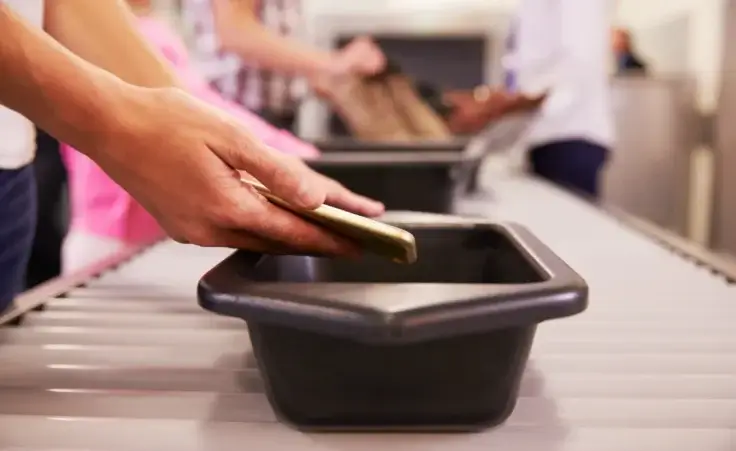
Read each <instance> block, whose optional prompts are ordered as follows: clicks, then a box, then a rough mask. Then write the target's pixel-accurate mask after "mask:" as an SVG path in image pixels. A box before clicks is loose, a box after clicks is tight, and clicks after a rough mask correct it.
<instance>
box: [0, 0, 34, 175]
mask: <svg viewBox="0 0 736 451" xmlns="http://www.w3.org/2000/svg"><path fill="white" fill-rule="evenodd" d="M0 3H3V4H5V5H7V6H10V8H11V9H12V10H13V11H14V12H15V13H17V14H19V15H21V16H22V17H23V18H24V19H25V20H26V21H28V22H30V23H31V24H33V25H36V26H38V27H39V28H40V27H43V5H44V0H0ZM0 39H7V38H6V37H3V33H2V31H1V30H0ZM0 76H2V74H0ZM35 153H36V129H35V128H34V126H33V123H31V121H29V120H28V119H26V118H25V117H23V116H22V115H20V114H18V113H16V112H15V111H12V110H10V109H8V108H5V107H3V106H0V169H17V168H20V167H22V166H25V165H27V164H28V163H30V162H31V161H33V157H34V155H35Z"/></svg>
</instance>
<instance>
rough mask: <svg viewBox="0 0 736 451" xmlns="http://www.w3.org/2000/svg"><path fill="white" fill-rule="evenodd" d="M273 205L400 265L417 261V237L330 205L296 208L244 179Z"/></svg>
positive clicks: (259, 185)
mask: <svg viewBox="0 0 736 451" xmlns="http://www.w3.org/2000/svg"><path fill="white" fill-rule="evenodd" d="M243 182H244V183H247V184H248V185H250V186H251V187H253V188H254V189H255V190H256V191H257V192H258V193H260V194H261V195H262V196H263V197H265V198H266V199H268V200H269V201H270V202H271V203H273V204H275V205H278V206H279V207H282V208H285V209H287V210H289V211H291V212H293V213H295V214H297V215H299V216H301V217H303V218H304V219H307V220H311V221H314V222H316V223H318V224H320V225H322V226H324V227H325V228H328V229H330V230H331V231H333V232H335V233H338V234H341V235H343V236H346V237H349V238H351V239H353V240H355V241H357V242H358V243H359V244H360V245H361V247H362V248H363V249H365V250H368V251H371V252H373V253H375V254H378V255H381V256H383V257H387V258H389V259H391V260H392V261H394V262H397V263H405V264H410V263H414V262H415V261H416V260H417V248H416V241H415V240H414V235H412V234H411V233H410V232H408V231H406V230H403V229H400V228H398V227H394V226H392V225H388V224H385V223H383V222H380V221H376V220H373V219H370V218H366V217H363V216H360V215H356V214H354V213H350V212H348V211H345V210H341V209H339V208H335V207H331V206H329V205H321V206H319V207H317V208H316V209H314V210H305V209H302V208H297V207H295V206H293V205H291V204H289V203H288V202H286V201H285V200H283V199H281V198H280V197H278V196H276V195H274V194H273V193H271V191H270V190H269V189H268V188H266V187H265V186H263V185H262V184H260V183H258V182H256V181H254V180H246V179H243Z"/></svg>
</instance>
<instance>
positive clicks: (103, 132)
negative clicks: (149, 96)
mask: <svg viewBox="0 0 736 451" xmlns="http://www.w3.org/2000/svg"><path fill="white" fill-rule="evenodd" d="M153 89H155V88H143V87H138V86H135V85H131V84H128V83H126V82H124V81H122V80H120V79H118V78H117V77H111V78H110V80H105V82H104V83H100V84H98V85H95V89H94V91H95V93H94V95H90V96H89V97H88V99H91V100H90V101H87V102H86V104H82V105H80V106H79V107H78V108H77V110H78V111H77V112H76V114H72V115H70V117H71V118H73V122H71V121H70V123H67V127H66V128H67V130H70V137H69V139H68V140H67V141H68V143H69V144H71V145H73V146H74V147H75V148H76V149H77V150H79V151H80V152H82V153H84V154H85V155H87V156H88V157H90V158H91V159H93V160H94V159H96V158H97V157H99V156H100V155H102V154H104V153H105V152H106V151H107V150H108V149H110V148H111V146H109V143H110V142H112V141H114V140H116V139H118V137H120V136H121V135H124V134H129V133H135V131H134V130H135V128H136V127H137V126H138V125H139V124H138V121H140V114H139V111H141V107H142V106H143V99H144V93H145V92H147V91H151V90H153ZM82 102H84V100H83V101H82Z"/></svg>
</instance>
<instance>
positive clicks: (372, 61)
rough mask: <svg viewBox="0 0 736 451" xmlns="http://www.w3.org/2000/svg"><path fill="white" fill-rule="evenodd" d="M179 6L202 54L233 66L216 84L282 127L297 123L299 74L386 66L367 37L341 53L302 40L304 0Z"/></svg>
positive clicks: (198, 0) (185, 2)
mask: <svg viewBox="0 0 736 451" xmlns="http://www.w3.org/2000/svg"><path fill="white" fill-rule="evenodd" d="M180 7H181V13H182V21H183V24H184V26H185V27H186V28H187V29H188V30H189V31H190V32H192V33H193V46H194V50H195V51H196V52H197V54H198V56H201V57H205V58H207V59H209V60H211V61H220V62H221V63H222V64H223V66H224V67H227V68H228V70H227V72H228V73H227V75H225V76H222V77H219V78H218V79H216V80H215V81H214V86H215V87H216V88H217V89H218V90H219V91H220V92H221V93H222V94H223V95H225V97H226V98H228V99H229V100H232V101H235V102H237V103H239V104H241V105H243V106H245V107H247V108H248V109H250V110H251V111H255V112H257V113H258V114H259V115H261V117H263V118H265V119H267V120H268V121H269V122H271V123H273V124H274V125H277V126H278V127H281V128H286V129H293V127H294V122H295V117H296V114H295V110H296V107H297V104H298V98H299V96H300V93H299V92H298V90H299V84H297V83H296V80H297V78H298V77H305V78H306V79H314V78H316V77H323V76H341V75H347V74H361V75H372V74H375V73H378V72H380V71H381V70H382V69H383V68H384V66H385V64H386V60H385V57H384V55H383V54H382V52H381V50H380V49H379V48H378V46H377V45H375V43H373V41H372V40H370V39H368V38H358V39H355V40H353V41H352V42H351V43H350V44H348V45H347V46H346V47H344V48H343V49H341V50H336V51H325V50H321V49H317V48H315V47H312V46H310V45H306V44H303V43H301V42H300V30H301V28H302V15H301V2H300V1H299V0H181V3H180Z"/></svg>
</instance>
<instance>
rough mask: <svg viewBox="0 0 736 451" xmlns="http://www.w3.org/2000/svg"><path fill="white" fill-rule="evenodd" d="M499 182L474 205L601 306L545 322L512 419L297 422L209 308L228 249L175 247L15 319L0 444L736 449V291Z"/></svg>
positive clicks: (564, 200)
mask: <svg viewBox="0 0 736 451" xmlns="http://www.w3.org/2000/svg"><path fill="white" fill-rule="evenodd" d="M493 188H494V195H493V202H492V203H490V202H489V201H488V200H487V199H486V200H472V201H468V202H467V203H466V205H464V206H463V208H464V209H465V210H466V211H467V212H469V213H474V214H478V213H483V214H489V215H493V216H496V217H499V218H500V219H511V220H514V221H517V222H520V223H523V224H526V225H527V226H528V227H529V228H530V229H531V230H532V231H533V232H534V233H535V234H536V235H537V236H538V237H540V238H541V239H542V240H543V241H545V242H546V243H547V244H548V245H549V246H550V247H551V248H552V249H553V250H554V251H556V252H557V253H558V254H559V255H560V256H561V257H562V258H564V259H565V260H566V261H567V262H568V263H569V264H570V265H571V266H572V267H574V268H575V269H576V270H578V271H579V272H580V273H581V274H582V275H583V277H585V278H586V280H587V281H588V283H589V285H590V288H591V300H590V306H589V309H588V311H587V312H586V313H584V314H582V315H580V316H577V317H573V318H570V319H566V320H561V321H556V322H550V323H548V324H543V325H541V326H540V328H539V331H538V335H537V338H536V340H535V343H534V348H533V351H532V357H531V360H530V362H529V365H528V368H527V372H526V376H525V378H524V380H523V383H522V388H521V398H520V400H519V403H518V405H517V408H516V411H515V412H514V414H513V415H512V416H511V418H510V419H509V420H508V421H507V423H506V424H505V425H503V426H502V427H499V428H497V429H495V430H490V431H487V432H484V433H480V434H459V435H440V436H437V435H414V434H412V435H380V434H378V435H370V434H322V435H319V434H302V433H299V432H296V431H294V430H291V429H288V428H287V427H285V426H283V425H281V424H280V423H278V422H277V421H276V420H275V418H274V415H273V412H272V410H271V409H270V407H269V405H268V403H267V402H266V399H265V397H264V395H263V394H262V390H261V381H260V379H259V377H258V374H257V372H256V370H255V367H254V365H253V361H252V358H251V356H250V354H249V352H248V350H249V346H250V345H249V342H248V337H247V334H246V331H245V328H244V327H243V324H242V323H241V322H239V321H237V320H234V319H228V318H220V317H214V316H212V315H210V314H208V313H205V312H203V311H202V310H200V309H199V307H198V306H197V304H196V301H195V286H196V282H197V280H198V278H199V277H200V275H201V274H202V273H203V272H204V271H205V270H207V269H208V268H210V267H211V266H212V265H214V264H215V263H217V262H218V261H220V260H221V259H222V258H224V257H225V256H226V255H228V254H229V251H227V250H222V249H201V248H196V247H193V246H185V245H180V244H175V243H172V242H164V243H162V244H158V245H156V246H154V247H153V248H151V249H149V250H147V251H146V252H144V253H143V254H141V255H140V256H138V257H135V258H133V259H132V260H131V261H129V262H127V263H125V264H122V265H121V266H120V267H119V268H117V269H115V270H111V271H109V272H106V273H105V274H103V275H102V276H101V277H99V278H97V279H94V280H89V282H88V283H87V285H86V286H85V287H81V288H76V289H73V290H71V291H69V292H68V293H67V296H66V297H64V298H54V299H51V300H50V301H49V302H48V304H47V305H48V308H47V310H46V311H44V312H34V313H30V314H28V316H27V318H26V321H25V323H24V325H23V326H22V327H19V328H7V329H2V330H0V451H7V450H11V449H24V450H35V451H40V450H51V449H55V450H61V449H64V450H82V449H84V450H121V451H123V450H124V451H138V450H151V451H153V450H155V451H161V450H176V451H205V450H207V451H228V450H242V449H249V450H266V449H273V450H277V449H278V450H303V451H327V450H330V451H333V450H334V451H337V450H341V451H342V450H345V451H348V450H349V451H359V450H360V451H363V450H364V451H374V450H375V449H377V448H379V447H383V448H389V449H392V450H416V451H434V450H442V451H448V450H453V451H466V450H467V451H470V450H484V451H485V450H489V449H502V450H540V451H622V450H626V451H652V450H663V451H664V450H667V451H693V450H698V451H716V450H717V451H723V450H731V449H736V433H735V431H736V328H735V327H734V325H733V323H734V319H733V317H734V315H736V288H734V287H735V286H734V285H729V284H728V283H727V281H726V279H725V278H724V277H723V276H722V275H721V274H714V273H713V272H712V271H711V270H710V269H709V268H706V267H704V266H697V265H695V264H693V263H692V261H690V260H688V259H685V258H682V257H681V256H679V255H677V254H675V253H673V251H672V250H670V249H669V248H668V247H666V246H662V245H661V244H659V243H656V242H655V241H654V240H652V239H651V238H650V237H648V236H646V235H644V234H642V233H640V232H637V231H634V230H633V229H632V228H631V227H629V226H627V225H626V224H624V223H622V222H620V221H618V220H616V219H614V218H613V217H611V216H609V215H607V214H605V213H602V212H601V211H600V210H598V209H597V208H595V207H593V206H591V205H588V204H585V203H583V202H581V201H579V200H577V199H575V198H573V197H571V196H569V195H567V194H565V193H562V192H560V191H557V190H554V189H551V188H550V187H548V186H547V185H545V184H542V183H538V182H536V181H532V180H528V179H514V178H509V179H498V180H496V181H495V183H494V186H493ZM41 294H43V293H42V292H41ZM31 301H32V300H29V299H24V300H23V302H22V303H25V302H31Z"/></svg>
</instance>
